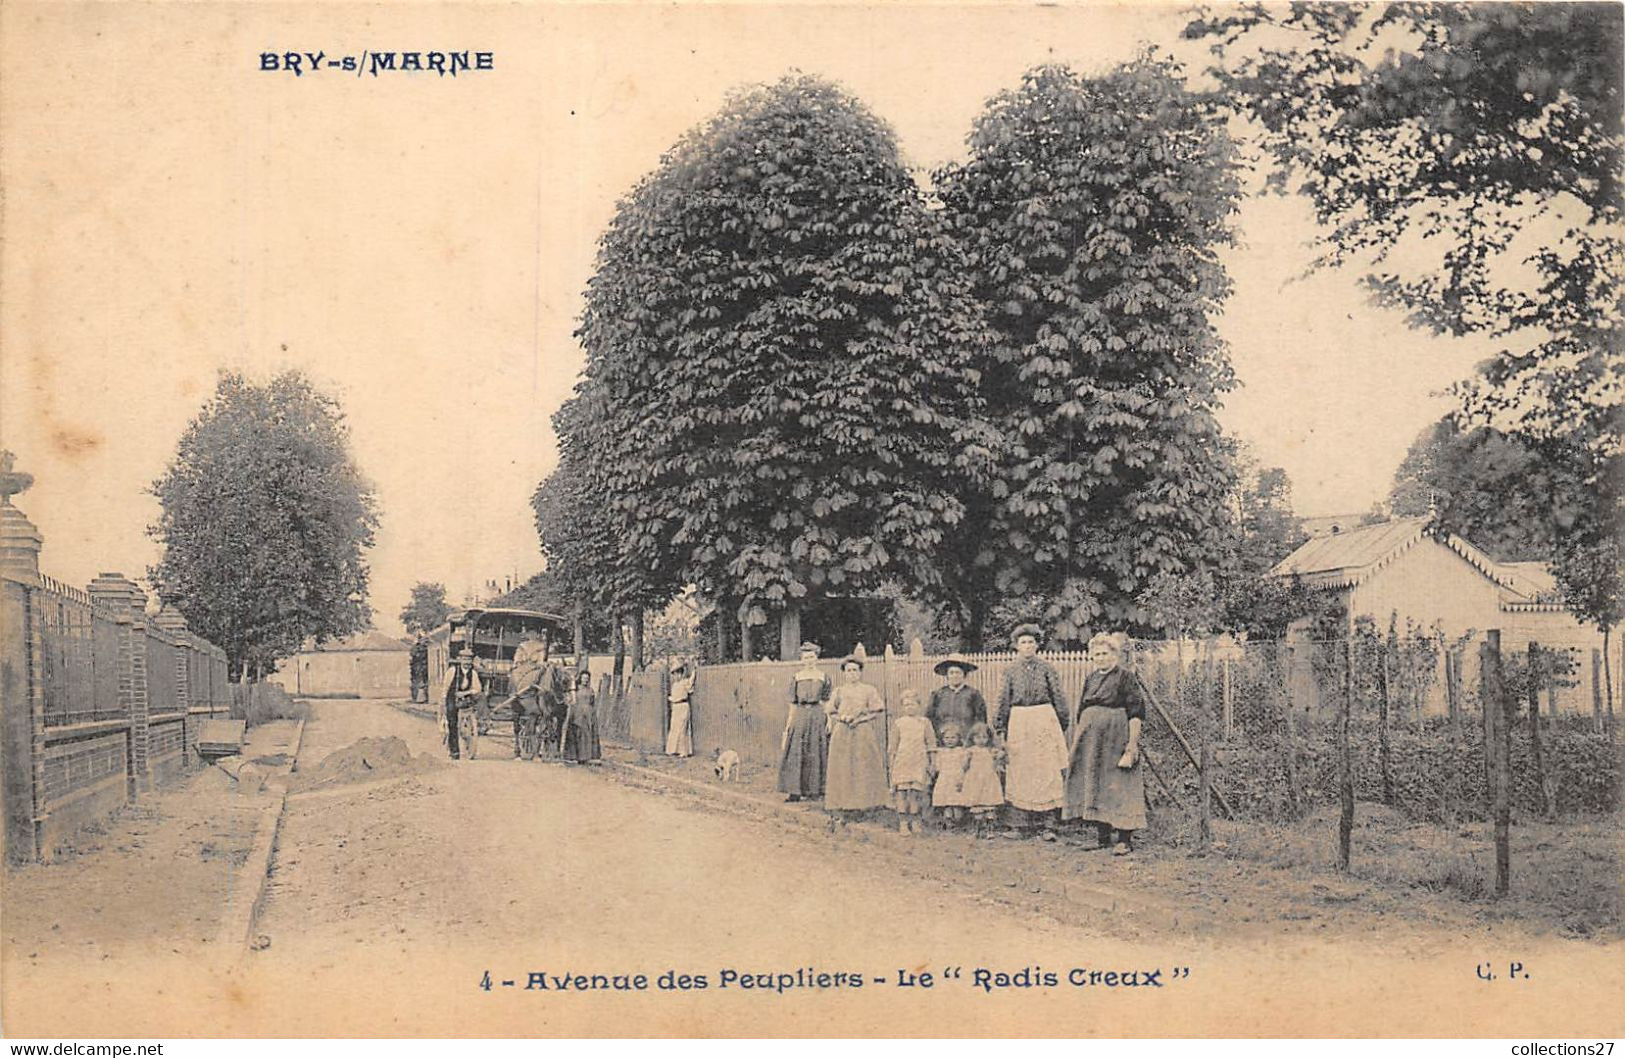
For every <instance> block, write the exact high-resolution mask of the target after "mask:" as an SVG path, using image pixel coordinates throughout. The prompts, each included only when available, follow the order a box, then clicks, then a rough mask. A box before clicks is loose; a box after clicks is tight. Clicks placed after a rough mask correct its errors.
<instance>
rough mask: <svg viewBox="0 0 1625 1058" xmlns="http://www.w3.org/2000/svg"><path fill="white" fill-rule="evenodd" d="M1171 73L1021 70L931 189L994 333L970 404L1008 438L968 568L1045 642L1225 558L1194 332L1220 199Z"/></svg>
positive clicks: (1213, 351)
mask: <svg viewBox="0 0 1625 1058" xmlns="http://www.w3.org/2000/svg"><path fill="white" fill-rule="evenodd" d="M1177 73H1178V71H1177V69H1176V68H1175V67H1173V66H1171V65H1170V64H1167V63H1165V62H1162V61H1158V60H1155V59H1151V58H1144V59H1141V60H1139V61H1137V62H1135V63H1133V64H1130V65H1128V66H1125V67H1122V68H1119V69H1117V70H1114V71H1112V72H1110V73H1108V74H1106V75H1105V76H1102V77H1098V78H1088V77H1083V76H1081V75H1079V74H1077V73H1074V72H1073V71H1071V70H1069V69H1067V68H1065V67H1061V66H1046V67H1040V68H1038V69H1034V70H1032V71H1030V72H1028V73H1027V74H1026V75H1025V76H1024V77H1023V78H1022V82H1021V85H1020V86H1019V87H1018V88H1015V89H1012V90H1009V91H1006V92H1002V93H1000V94H999V95H997V96H995V97H994V98H993V99H992V100H990V101H989V102H988V104H987V105H986V107H985V109H984V111H983V113H982V114H981V115H980V117H978V119H977V121H976V124H975V127H974V129H973V131H972V133H971V135H970V139H969V147H970V157H969V159H968V160H967V161H966V162H964V163H963V164H960V165H955V166H951V167H949V168H948V169H946V170H945V171H943V172H942V173H940V174H938V177H937V185H938V187H939V189H940V193H941V196H942V199H943V201H944V202H945V203H946V206H947V210H946V213H947V215H948V218H949V221H950V223H951V225H952V228H953V231H954V234H955V236H956V237H957V239H958V240H959V242H960V243H961V245H962V246H963V247H964V248H965V253H966V256H967V258H968V266H969V268H970V274H971V276H972V277H973V281H974V284H975V293H976V295H977V297H978V299H979V300H980V301H981V302H982V304H983V305H984V306H986V312H987V315H988V318H989V322H990V324H991V326H992V327H993V330H994V335H993V344H992V347H991V349H990V351H989V353H988V355H987V357H986V359H985V363H984V365H983V367H982V375H983V392H984V393H985V394H986V397H987V403H988V407H987V413H988V415H989V417H990V418H991V420H992V422H993V424H994V425H995V427H996V428H997V430H998V431H999V433H1000V434H1001V436H1002V438H1003V440H1004V445H1003V446H1002V447H1001V450H1000V456H1001V462H1000V465H999V468H998V474H997V479H996V481H995V482H994V483H993V485H992V488H991V491H990V495H989V509H988V511H987V518H986V520H987V523H988V531H987V532H986V533H985V534H983V535H982V536H981V537H979V539H980V540H982V541H984V542H985V547H984V548H983V551H982V554H981V555H980V556H979V558H978V562H979V564H980V566H981V567H982V568H984V569H991V570H992V571H993V583H994V588H995V590H996V592H997V594H998V595H999V596H1001V597H1006V598H1010V597H1015V598H1021V597H1029V596H1036V597H1038V598H1041V599H1043V600H1044V603H1043V608H1044V612H1043V614H1042V616H1043V617H1044V619H1046V620H1047V621H1048V622H1049V624H1050V627H1051V628H1052V629H1053V630H1054V634H1055V635H1056V636H1057V637H1058V638H1060V639H1062V640H1066V639H1077V638H1079V637H1081V635H1082V634H1083V631H1084V630H1085V629H1086V628H1088V627H1090V626H1091V625H1096V624H1097V623H1098V622H1101V621H1104V622H1106V623H1108V624H1115V625H1121V624H1125V623H1126V624H1131V625H1132V624H1141V623H1143V622H1145V621H1146V620H1147V618H1148V615H1147V614H1146V612H1145V611H1144V609H1143V608H1142V606H1141V605H1140V604H1139V602H1138V601H1137V600H1138V597H1139V595H1140V593H1141V592H1142V591H1143V590H1144V589H1145V588H1146V586H1147V585H1148V584H1150V583H1151V581H1152V580H1153V578H1155V577H1156V576H1157V575H1158V574H1163V573H1168V574H1182V573H1187V572H1193V571H1195V570H1196V569H1197V568H1198V567H1200V566H1202V565H1203V564H1204V563H1207V562H1211V561H1212V560H1213V558H1214V557H1215V556H1216V555H1217V553H1218V552H1219V550H1220V549H1221V547H1222V534H1223V522H1224V510H1223V505H1224V500H1225V497H1226V495H1227V494H1228V492H1229V489H1230V484H1231V482H1230V475H1229V470H1228V467H1227V463H1226V460H1225V458H1224V456H1223V454H1222V452H1221V451H1220V445H1219V436H1220V435H1219V427H1218V424H1217V422H1216V420H1215V419H1214V415H1213V413H1214V409H1215V407H1216V405H1217V402H1218V399H1219V396H1220V394H1221V393H1222V392H1224V391H1225V390H1226V389H1227V388H1229V386H1230V385H1231V384H1232V376H1231V370H1230V366H1229V361H1228V355H1227V352H1226V350H1225V348H1224V345H1223V343H1222V341H1221V340H1220V338H1219V337H1218V335H1217V333H1216V332H1215V330H1214V328H1213V325H1212V322H1211V318H1212V316H1213V314H1214V313H1215V312H1216V311H1217V310H1218V308H1219V306H1220V304H1221V303H1222V301H1223V300H1224V298H1225V297H1226V295H1227V294H1228V292H1229V281H1228V279H1227V278H1226V276H1225V273H1224V270H1223V267H1222V266H1221V264H1220V263H1219V261H1218V259H1217V256H1216V251H1217V250H1218V249H1219V248H1220V247H1222V246H1224V245H1226V244H1227V243H1229V242H1230V240H1231V234H1230V230H1229V227H1228V223H1229V218H1230V216H1231V214H1232V213H1233V212H1234V211H1235V208H1236V200H1237V195H1238V188H1237V184H1236V180H1235V176H1234V173H1233V162H1232V151H1231V146H1230V144H1229V141H1228V140H1227V138H1226V137H1225V135H1224V133H1223V131H1222V128H1221V127H1220V126H1219V125H1217V124H1215V123H1214V122H1213V121H1212V120H1211V118H1210V115H1209V114H1208V112H1207V111H1206V110H1205V108H1203V107H1202V106H1201V105H1199V102H1198V100H1196V99H1195V98H1193V97H1192V96H1191V95H1190V94H1189V93H1187V92H1186V91H1185V90H1184V89H1183V88H1182V87H1181V85H1180V82H1179V80H1178V77H1177Z"/></svg>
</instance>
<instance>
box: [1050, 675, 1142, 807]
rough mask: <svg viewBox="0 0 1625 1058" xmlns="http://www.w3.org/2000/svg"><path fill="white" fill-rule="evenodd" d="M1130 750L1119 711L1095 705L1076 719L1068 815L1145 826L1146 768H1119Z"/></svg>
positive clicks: (1124, 715)
mask: <svg viewBox="0 0 1625 1058" xmlns="http://www.w3.org/2000/svg"><path fill="white" fill-rule="evenodd" d="M1126 749H1128V714H1127V713H1125V712H1123V710H1121V709H1113V708H1110V707H1107V706H1103V705H1094V706H1090V707H1089V708H1087V709H1085V710H1084V711H1083V715H1082V716H1080V717H1078V730H1077V739H1076V741H1075V743H1074V744H1073V747H1072V767H1071V770H1070V771H1069V772H1068V773H1067V778H1066V809H1065V811H1064V812H1063V813H1062V815H1064V816H1065V817H1066V818H1067V819H1087V820H1092V821H1094V822H1096V823H1105V824H1106V825H1108V826H1110V827H1112V828H1114V829H1117V830H1140V829H1142V828H1143V827H1144V826H1145V772H1144V770H1143V764H1142V762H1141V761H1140V760H1138V759H1136V760H1135V762H1134V767H1132V768H1119V767H1118V766H1117V762H1118V761H1119V760H1122V759H1123V751H1124V750H1126Z"/></svg>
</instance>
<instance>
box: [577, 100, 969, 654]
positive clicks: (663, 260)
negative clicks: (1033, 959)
mask: <svg viewBox="0 0 1625 1058" xmlns="http://www.w3.org/2000/svg"><path fill="white" fill-rule="evenodd" d="M966 285H967V284H966V280H965V278H964V268H963V262H962V261H960V260H959V259H958V257H957V256H956V249H955V246H954V244H953V242H952V241H951V240H950V239H949V238H948V237H947V235H946V233H945V232H943V231H942V230H941V228H940V226H939V225H938V224H937V223H936V221H935V220H934V218H933V216H932V215H931V213H930V212H929V211H928V210H927V209H926V208H925V202H924V200H923V196H922V194H921V192H920V190H919V189H918V187H917V186H916V184H915V182H914V181H913V180H912V179H911V178H910V176H909V173H908V172H907V170H906V169H905V168H904V166H903V165H902V163H901V161H900V159H899V156H898V151H897V145H896V142H895V138H894V136H893V134H892V132H891V130H890V129H889V128H888V127H887V126H885V125H884V124H883V123H882V122H881V121H880V120H878V119H877V118H876V117H875V116H874V115H873V114H871V113H870V112H869V111H868V110H867V109H865V108H864V107H863V106H861V105H860V104H859V103H857V102H856V101H854V100H853V99H851V98H850V97H849V96H847V95H846V94H845V93H844V92H842V91H841V90H839V89H838V88H836V87H834V86H833V85H831V84H829V83H827V82H824V81H821V80H818V79H815V78H811V77H804V76H792V77H789V78H786V79H784V80H782V81H780V82H778V83H776V84H774V85H771V86H768V87H764V88H758V89H754V90H751V91H747V92H744V93H742V94H740V95H738V96H737V97H735V98H734V99H733V100H732V101H731V102H730V103H729V104H728V105H727V106H726V107H725V108H724V109H723V110H722V111H721V112H720V113H719V114H717V115H716V116H715V117H714V118H712V119H711V120H710V121H708V122H706V123H705V124H703V125H702V126H700V127H698V128H696V129H695V130H693V131H692V132H690V133H689V134H688V135H687V136H685V137H684V138H683V139H682V140H681V141H680V142H679V143H678V144H677V145H676V146H675V147H673V148H672V149H671V150H670V151H669V152H668V153H667V154H666V155H665V157H664V158H663V159H662V160H661V162H660V165H659V167H658V169H657V170H656V171H655V172H654V173H652V174H651V175H650V176H648V177H647V178H645V179H644V180H643V181H642V182H641V183H639V184H638V186H637V187H636V188H634V189H633V191H632V192H631V193H630V194H629V195H628V196H627V197H626V198H625V199H624V200H623V201H622V202H621V203H620V206H619V208H618V210H617V212H616V215H615V218H614V220H613V222H612V223H611V225H610V227H609V229H608V230H607V231H606V232H605V234H604V236H603V239H602V243H601V246H600V252H599V258H598V266H597V270H596V273H595V275H594V276H593V279H592V281H591V283H590V285H589V288H588V291H587V306H586V310H585V312H584V314H583V318H582V323H581V327H580V330H579V337H580V339H581V341H582V344H583V345H584V346H585V348H586V350H587V354H588V365H587V370H586V380H585V383H584V390H585V391H586V392H588V393H590V394H592V395H593V397H594V399H595V400H596V407H597V408H598V409H599V411H600V414H599V415H597V416H595V417H594V419H595V424H594V425H595V429H596V431H597V432H596V437H597V441H596V442H595V443H594V444H593V445H592V446H591V455H590V459H589V463H590V473H591V484H592V488H593V491H594V494H595V495H598V496H601V497H603V498H605V499H606V500H607V501H608V513H609V514H610V515H611V520H612V521H613V523H614V532H615V533H616V534H617V535H618V537H619V541H620V543H621V545H622V546H624V548H625V557H624V559H623V561H624V562H625V563H626V564H627V566H628V567H630V568H636V569H640V570H643V571H644V572H645V573H647V574H648V575H649V576H650V577H651V578H652V579H653V580H655V581H656V582H660V583H692V584H694V585H696V586H697V587H699V589H700V590H701V591H702V592H704V593H705V594H706V595H707V596H709V597H710V598H713V599H716V600H719V601H722V602H724V603H726V604H727V605H728V608H729V610H730V611H735V612H737V613H738V615H739V616H740V617H741V618H743V619H745V620H746V622H747V623H759V622H761V621H762V620H764V619H765V617H766V614H767V612H768V611H769V610H774V609H789V610H794V609H796V608H797V607H798V606H800V605H801V604H802V603H803V602H804V601H805V600H809V599H812V598H815V597H818V596H820V595H826V594H827V595H851V594H862V593H866V592H870V591H873V590H875V589H877V588H878V587H880V586H881V585H883V584H886V583H888V582H900V583H903V584H906V585H909V586H910V587H913V588H917V589H918V590H920V591H922V592H925V593H930V592H932V591H934V590H938V589H939V588H940V585H941V584H942V576H941V571H940V568H939V565H938V562H937V557H938V552H939V549H940V548H941V547H942V544H943V542H944V540H945V539H946V538H947V537H949V536H950V535H951V534H952V533H954V532H955V530H956V527H957V526H959V525H960V523H961V521H962V519H963V517H964V513H965V503H964V501H963V499H962V498H961V497H962V494H963V493H964V491H965V489H966V487H967V484H968V483H971V482H975V481H976V480H978V478H979V476H980V475H981V473H982V471H983V469H984V467H985V464H986V463H987V461H988V459H989V453H988V448H987V442H988V438H987V437H986V436H985V435H984V433H983V432H981V430H980V429H979V426H978V423H977V418H976V417H977V413H978V410H979V409H978V399H977V393H976V383H977V374H976V370H975V366H974V363H973V359H972V356H973V352H974V351H975V349H976V347H977V345H978V343H979V342H980V341H981V340H982V336H981V332H980V330H979V322H978V320H979V317H978V314H977V311H976V305H975V303H974V301H973V300H972V299H971V298H969V297H968V296H967V290H966ZM561 434H562V431H561Z"/></svg>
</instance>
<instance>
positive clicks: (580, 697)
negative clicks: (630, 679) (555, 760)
mask: <svg viewBox="0 0 1625 1058" xmlns="http://www.w3.org/2000/svg"><path fill="white" fill-rule="evenodd" d="M596 706H597V702H596V700H595V697H594V695H593V693H592V673H590V672H587V671H585V670H583V671H582V672H581V674H580V675H579V676H577V677H576V685H575V688H574V690H573V691H572V692H571V694H570V718H569V727H568V728H566V729H565V732H564V754H563V756H564V759H565V760H566V761H569V762H571V763H573V764H585V763H587V762H588V761H594V760H598V759H599V758H600V757H602V756H603V755H604V754H603V749H602V747H601V746H600V745H599V742H598V710H597V708H596Z"/></svg>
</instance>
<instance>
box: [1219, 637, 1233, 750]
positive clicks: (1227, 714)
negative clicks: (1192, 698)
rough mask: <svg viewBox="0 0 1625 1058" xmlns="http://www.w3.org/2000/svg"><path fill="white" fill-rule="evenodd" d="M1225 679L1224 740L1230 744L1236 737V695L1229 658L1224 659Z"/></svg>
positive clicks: (1223, 691) (1223, 692)
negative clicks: (1231, 678)
mask: <svg viewBox="0 0 1625 1058" xmlns="http://www.w3.org/2000/svg"><path fill="white" fill-rule="evenodd" d="M1223 677H1224V686H1223V690H1222V692H1221V693H1222V694H1223V696H1224V740H1225V741H1226V742H1228V741H1230V739H1231V738H1232V737H1233V736H1234V724H1235V719H1236V695H1235V687H1234V685H1233V684H1232V683H1231V680H1230V659H1229V658H1225V659H1224V673H1223Z"/></svg>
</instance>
